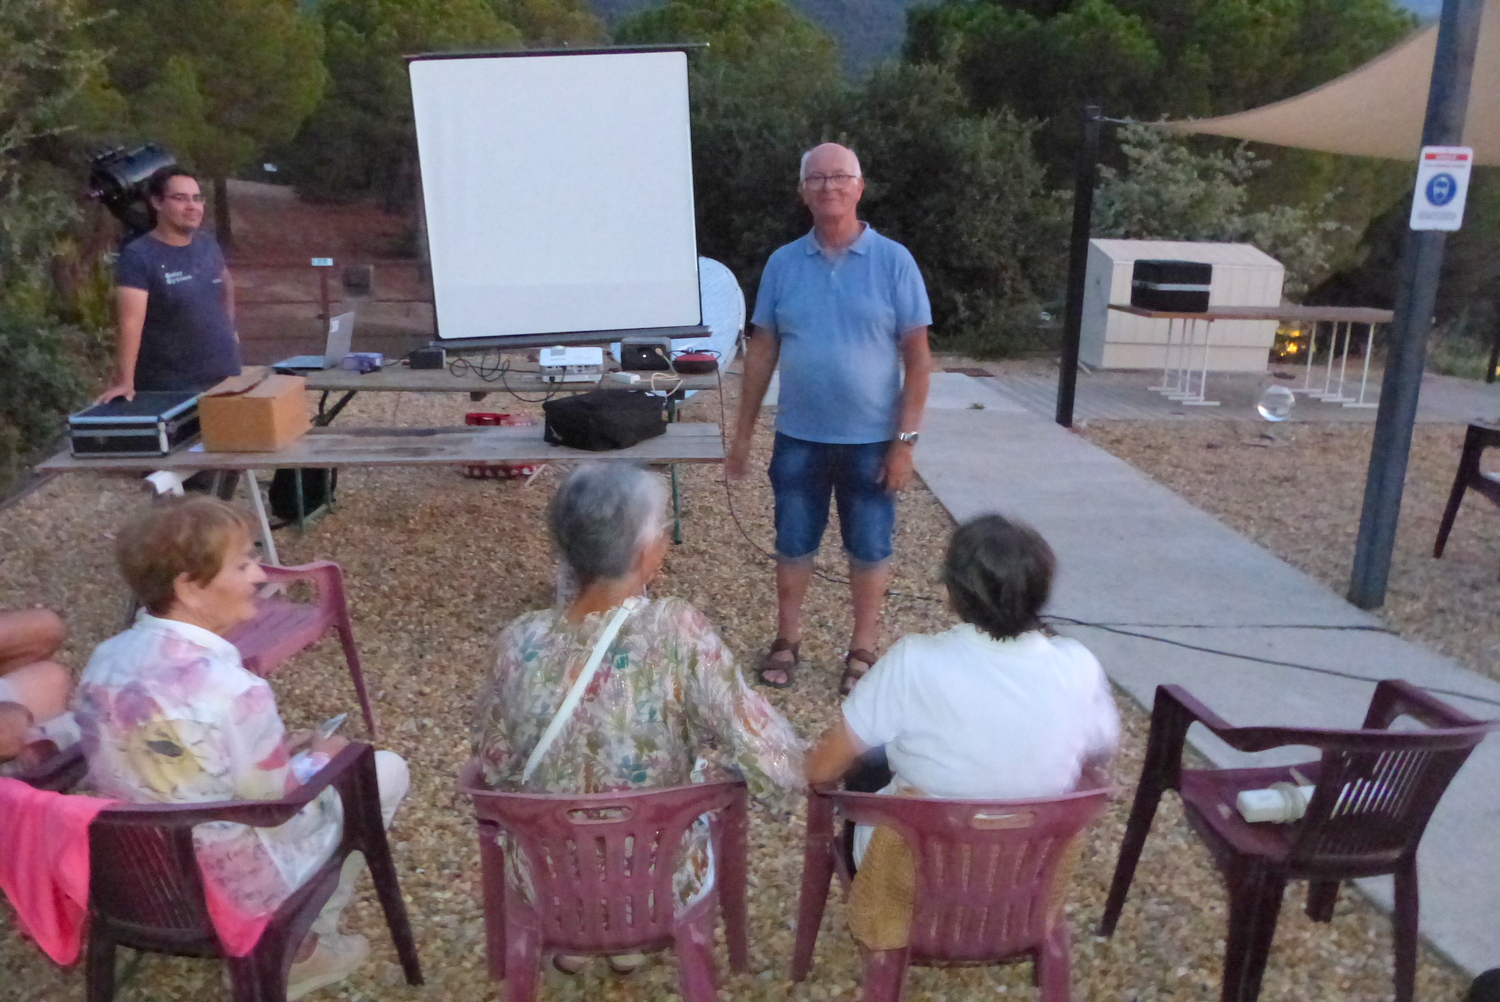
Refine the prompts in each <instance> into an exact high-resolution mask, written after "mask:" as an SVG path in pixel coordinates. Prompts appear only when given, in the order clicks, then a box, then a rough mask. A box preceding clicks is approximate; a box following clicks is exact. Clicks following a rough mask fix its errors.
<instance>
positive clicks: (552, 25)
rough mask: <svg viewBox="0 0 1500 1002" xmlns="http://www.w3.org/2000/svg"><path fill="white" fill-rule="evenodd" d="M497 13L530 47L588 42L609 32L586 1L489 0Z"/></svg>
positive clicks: (604, 36)
mask: <svg viewBox="0 0 1500 1002" xmlns="http://www.w3.org/2000/svg"><path fill="white" fill-rule="evenodd" d="M490 2H491V6H492V7H493V8H494V10H495V16H496V17H498V18H500V20H502V21H504V22H506V23H507V24H511V25H514V26H515V28H516V30H517V31H519V32H520V33H521V37H523V38H524V39H526V44H527V45H530V46H556V45H587V44H590V43H597V42H602V41H604V40H606V39H607V38H608V37H609V33H608V32H607V31H605V30H604V23H603V22H602V21H600V20H599V18H598V17H596V16H595V15H594V12H593V10H591V9H590V8H589V5H588V3H587V0H490Z"/></svg>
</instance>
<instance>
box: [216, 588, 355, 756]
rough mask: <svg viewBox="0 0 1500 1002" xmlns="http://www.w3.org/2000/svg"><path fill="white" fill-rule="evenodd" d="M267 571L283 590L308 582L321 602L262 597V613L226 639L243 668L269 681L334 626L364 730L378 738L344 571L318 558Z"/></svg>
mask: <svg viewBox="0 0 1500 1002" xmlns="http://www.w3.org/2000/svg"><path fill="white" fill-rule="evenodd" d="M264 570H265V572H266V578H267V581H268V583H269V584H271V585H275V586H279V587H280V588H285V587H286V586H287V585H290V584H293V583H295V582H298V581H307V582H310V583H311V584H312V585H313V586H314V588H315V589H316V591H317V600H316V601H315V602H312V603H307V602H292V601H289V600H287V599H285V598H277V597H274V596H269V597H262V598H260V599H258V600H257V601H256V605H257V606H258V607H259V610H260V611H259V612H257V613H256V616H255V618H254V619H252V620H250V621H249V622H248V623H243V624H241V625H240V626H238V627H236V628H235V629H234V630H232V631H230V633H229V635H228V637H227V639H228V640H229V642H230V643H231V644H234V646H235V647H237V648H239V651H240V658H241V660H243V662H244V664H245V667H246V668H247V669H249V670H250V671H252V672H254V673H255V674H257V675H259V676H261V677H262V678H269V677H270V676H271V673H272V672H274V671H275V670H276V669H277V668H279V667H280V666H281V665H282V664H284V663H285V662H287V661H288V660H290V659H291V658H292V657H293V656H294V655H296V654H297V653H298V652H300V651H302V650H304V649H306V648H308V647H311V646H312V645H313V644H315V643H317V642H318V641H319V640H321V639H323V635H324V634H325V633H327V632H328V630H329V629H330V628H333V629H336V630H338V634H339V643H340V644H342V645H343V647H344V660H345V662H347V663H348V665H349V677H350V678H351V679H353V680H354V691H355V694H356V695H357V696H358V697H359V709H360V712H362V713H363V714H364V717H365V727H366V728H367V729H368V730H369V732H370V736H371V737H372V738H373V737H376V736H377V731H376V729H375V711H374V710H373V709H371V708H370V694H369V692H368V691H367V690H366V688H365V672H364V668H362V667H361V666H360V663H359V650H358V649H357V648H356V647H355V646H354V630H353V628H352V627H351V625H350V622H349V605H348V602H347V601H345V598H344V572H343V571H342V570H341V569H340V568H339V565H338V564H336V563H334V562H333V561H331V560H319V561H317V562H315V563H311V564H302V565H301V566H299V567H274V566H271V565H269V564H267V565H265V566H264Z"/></svg>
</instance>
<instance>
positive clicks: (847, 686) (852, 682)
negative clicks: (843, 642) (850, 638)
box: [839, 647, 880, 696]
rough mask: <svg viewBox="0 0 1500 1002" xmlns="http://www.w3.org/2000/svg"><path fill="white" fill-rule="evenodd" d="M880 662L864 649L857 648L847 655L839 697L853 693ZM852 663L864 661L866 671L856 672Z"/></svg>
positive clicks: (840, 680)
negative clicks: (877, 662)
mask: <svg viewBox="0 0 1500 1002" xmlns="http://www.w3.org/2000/svg"><path fill="white" fill-rule="evenodd" d="M879 660H880V659H879V658H877V657H876V656H875V655H873V654H871V653H870V652H869V651H867V650H865V649H864V648H863V647H855V648H853V649H851V650H850V651H849V653H848V654H845V655H844V673H843V674H842V675H840V676H839V695H840V696H847V695H849V694H850V693H851V692H853V691H854V687H855V686H856V685H857V684H859V680H860V679H862V678H864V677H865V676H866V675H868V674H869V673H870V669H871V668H874V667H875V662H876V661H879ZM851 661H863V662H864V665H865V667H864V670H863V671H855V670H854V666H853V665H851V664H850V663H849V662H851Z"/></svg>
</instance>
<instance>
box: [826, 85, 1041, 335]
mask: <svg viewBox="0 0 1500 1002" xmlns="http://www.w3.org/2000/svg"><path fill="white" fill-rule="evenodd" d="M839 124H840V126H841V128H840V132H839V134H838V135H837V136H835V137H833V138H838V139H840V140H841V141H843V142H846V143H848V144H849V145H850V146H851V147H852V148H853V149H854V150H855V151H856V152H858V153H859V155H860V158H861V164H862V166H863V168H864V172H865V175H866V188H865V198H864V202H863V204H862V209H863V214H864V216H865V218H866V219H868V220H869V221H870V223H871V224H872V225H873V226H875V227H876V229H878V230H880V232H882V233H884V234H885V235H886V236H889V237H891V238H892V239H895V240H898V241H900V242H901V243H903V244H905V245H906V246H907V248H908V249H910V250H911V252H912V254H913V256H914V257H915V258H916V260H917V263H918V265H919V266H920V267H921V269H922V274H923V277H924V278H925V279H926V282H927V290H928V295H929V296H930V298H931V300H932V312H933V329H934V331H935V332H936V333H937V334H938V335H939V337H940V338H943V339H944V340H946V341H947V343H948V345H949V346H950V347H953V348H957V349H962V350H966V351H971V352H975V353H980V354H988V355H995V354H1015V353H1019V352H1025V351H1030V350H1035V349H1036V348H1037V347H1039V346H1040V345H1041V344H1042V343H1043V342H1044V340H1045V337H1046V335H1045V334H1044V333H1043V332H1042V330H1041V329H1040V328H1039V326H1038V321H1037V318H1038V315H1039V312H1040V307H1041V304H1042V303H1043V302H1045V301H1047V300H1050V299H1052V298H1053V297H1055V296H1056V295H1057V294H1058V293H1059V291H1060V286H1061V281H1062V274H1063V273H1062V264H1063V259H1062V248H1063V246H1064V243H1065V234H1066V214H1065V209H1066V206H1065V204H1064V203H1063V202H1062V201H1061V200H1059V199H1058V198H1057V197H1055V196H1053V195H1052V194H1051V193H1050V192H1049V191H1048V189H1047V184H1046V172H1045V170H1044V169H1043V167H1042V165H1041V164H1040V163H1039V162H1038V161H1037V159H1036V158H1035V156H1034V155H1033V154H1032V135H1033V132H1034V131H1035V126H1034V125H1031V124H1026V123H1023V122H1021V121H1019V120H1018V119H1017V118H1016V117H1015V115H1013V114H1011V113H1010V112H1008V111H992V112H987V113H984V114H974V113H972V112H970V111H969V109H968V107H967V105H966V103H965V100H964V95H963V91H962V88H961V87H960V85H959V83H958V81H957V79H956V78H955V77H954V76H953V75H952V74H951V73H950V72H948V71H947V70H945V69H943V68H941V67H936V66H891V67H885V68H881V69H877V70H876V71H875V73H874V75H873V76H872V77H871V78H870V80H869V82H868V83H867V84H866V85H865V86H864V87H863V88H862V89H861V90H860V91H858V92H857V93H855V94H853V95H851V98H850V100H849V102H848V104H847V106H846V109H845V111H844V113H843V115H842V116H841V118H840V122H839Z"/></svg>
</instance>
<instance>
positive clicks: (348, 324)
mask: <svg viewBox="0 0 1500 1002" xmlns="http://www.w3.org/2000/svg"><path fill="white" fill-rule="evenodd" d="M353 338H354V314H353V313H340V314H339V315H338V316H336V317H333V318H331V319H330V320H329V321H328V343H327V344H326V345H324V348H323V354H321V355H294V356H293V357H291V358H286V359H282V360H281V361H280V362H277V363H276V364H275V365H273V366H271V368H273V369H275V370H276V371H277V372H298V371H301V372H306V371H308V370H310V369H337V368H338V366H339V363H340V362H342V361H343V360H344V356H345V355H347V354H349V342H350V341H351V340H353Z"/></svg>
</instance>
